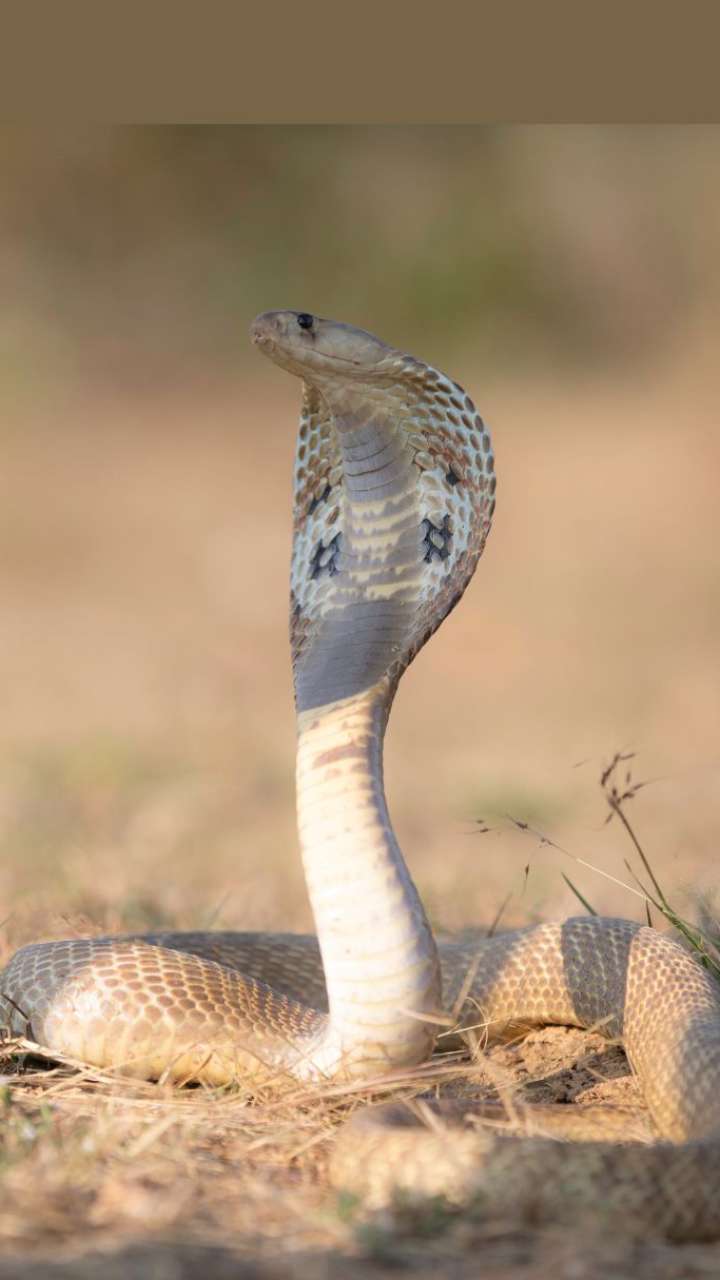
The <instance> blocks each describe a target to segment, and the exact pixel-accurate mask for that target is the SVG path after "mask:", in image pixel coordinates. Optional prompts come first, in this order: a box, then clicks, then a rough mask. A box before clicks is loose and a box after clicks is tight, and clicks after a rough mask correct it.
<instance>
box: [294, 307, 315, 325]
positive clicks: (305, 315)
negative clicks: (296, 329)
mask: <svg viewBox="0 0 720 1280" xmlns="http://www.w3.org/2000/svg"><path fill="white" fill-rule="evenodd" d="M297 322H298V324H299V325H300V328H301V329H312V327H313V316H311V315H310V314H309V312H307V311H301V312H300V315H299V316H298V318H297Z"/></svg>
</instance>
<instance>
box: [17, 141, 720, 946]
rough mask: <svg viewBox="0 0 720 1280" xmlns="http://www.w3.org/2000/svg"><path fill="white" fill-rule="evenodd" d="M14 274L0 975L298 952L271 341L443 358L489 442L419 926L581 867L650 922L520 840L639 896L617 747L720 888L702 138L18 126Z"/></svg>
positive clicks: (405, 727)
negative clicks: (221, 930) (251, 328)
mask: <svg viewBox="0 0 720 1280" xmlns="http://www.w3.org/2000/svg"><path fill="white" fill-rule="evenodd" d="M0 278H1V279H2V302H3V305H2V309H1V310H0V362H1V363H0V397H1V403H2V413H1V415H0V433H1V436H2V458H3V464H2V468H1V470H0V590H1V592H2V624H1V626H0V671H1V672H2V676H1V677H0V690H2V693H1V695H0V709H1V711H0V909H1V910H2V916H3V917H4V920H5V923H4V928H3V946H4V948H5V951H7V950H9V949H10V948H11V947H12V946H14V945H15V944H16V943H17V942H19V941H25V940H27V939H29V938H31V937H37V936H52V935H58V934H66V933H67V932H68V930H70V931H71V932H87V931H93V930H105V929H110V928H112V929H115V928H138V927H144V926H152V925H156V924H161V925H166V924H172V925H177V926H179V927H200V926H210V925H213V926H216V927H225V928H231V927H240V928H243V927H252V928H265V927H268V928H271V927H275V928H278V927H279V928H297V929H303V928H308V927H310V925H311V921H310V915H309V910H308V907H307V903H306V899H305V893H304V888H303V884H302V879H301V874H300V867H299V859H298V855H297V845H296V837H295V826H294V779H293V764H294V760H293V752H294V720H293V709H292V686H291V676H290V667H289V657H288V650H287V639H286V630H287V626H286V612H287V572H288V556H289V543H290V512H291V490H290V476H291V466H292V456H293V437H294V431H295V423H296V420H297V413H298V404H299V392H300V388H299V385H298V384H297V383H296V382H295V380H294V379H291V378H289V377H286V376H285V375H283V374H282V373H281V371H280V370H278V369H277V368H275V367H274V366H272V365H270V364H269V363H267V362H265V361H263V360H262V359H260V358H259V356H258V355H257V353H255V352H253V351H252V350H251V348H250V346H249V343H248V341H247V329H248V325H249V322H250V320H251V319H252V317H253V316H254V315H255V313H256V312H258V311H261V310H265V309H268V308H274V307H293V308H297V309H302V310H308V311H313V312H317V313H319V314H320V315H326V316H331V317H334V318H336V319H342V320H348V321H351V322H353V323H355V324H359V325H361V326H363V327H365V328H368V329H370V330H371V331H373V332H375V333H377V334H379V335H380V336H381V337H383V338H385V339H386V340H388V341H389V342H391V343H393V344H394V345H397V346H399V347H402V348H406V349H408V350H410V351H412V352H413V354H416V355H418V356H420V357H424V358H426V359H428V360H429V361H431V362H432V363H434V364H436V365H438V366H439V367H440V368H442V369H443V370H444V371H446V372H447V373H448V374H450V375H451V376H452V377H454V378H455V379H457V380H458V381H459V382H461V383H462V384H463V385H464V386H465V387H466V388H467V390H468V391H469V392H470V394H471V395H472V397H473V398H474V399H475V401H476V403H477V405H478V408H479V409H480V411H481V413H482V414H483V416H484V417H485V418H486V420H487V421H488V422H489V424H490V426H491V429H492V431H493V436H494V442H495V447H496V454H497V472H498V508H497V515H496V519H495V524H494V528H493V531H492V533H491V536H490V540H489V542H488V546H487V548H486V551H485V554H484V558H483V561H482V562H481V565H480V568H479V571H478V573H477V575H476V578H475V580H474V582H473V584H472V585H471V587H470V589H469V591H468V593H467V595H466V598H465V600H464V602H463V604H462V606H461V608H460V609H459V610H458V611H457V612H456V613H454V614H453V616H452V618H451V619H450V621H449V622H448V623H447V624H446V626H444V627H443V628H442V629H441V631H440V633H439V634H438V636H437V637H436V638H435V639H434V640H433V641H432V643H431V644H430V645H429V646H428V648H427V649H426V650H425V651H424V652H423V653H422V654H421V656H420V657H419V658H418V660H417V661H416V663H415V664H414V665H413V668H412V669H411V671H410V672H409V674H408V675H407V677H406V678H405V680H404V683H403V686H402V688H401V691H400V695H399V697H398V701H397V703H396V709H395V712H394V715H393V720H392V724H391V727H390V732H389V739H388V752H387V783H388V791H389V797H390V805H391V810H392V813H393V817H394V820H395V823H396V826H397V830H398V834H399V837H400V840H401V843H402V844H403V846H404V848H405V849H406V851H407V855H408V860H409V862H410V865H411V867H412V870H413V873H414V874H415V875H416V877H417V879H418V882H419V885H420V889H421V892H422V893H423V895H424V897H425V899H426V901H427V902H428V905H429V909H430V912H431V915H432V919H433V921H434V923H435V924H436V925H438V926H439V927H444V928H448V929H455V928H458V927H461V926H463V925H466V924H469V923H482V922H485V923H488V922H489V921H490V920H491V919H492V917H493V916H494V915H495V912H496V910H497V908H498V907H499V905H500V903H501V902H502V901H503V900H504V899H505V897H506V895H508V894H510V895H512V896H511V898H510V901H509V903H508V905H507V907H506V911H505V917H504V918H505V919H506V920H507V921H508V922H513V921H520V920H527V919H533V918H538V917H542V916H550V915H553V914H557V913H566V912H568V911H570V910H572V909H574V908H575V907H576V906H577V903H576V902H575V900H574V898H573V896H572V894H571V892H570V890H569V889H568V888H567V886H566V885H565V883H564V881H563V879H562V876H561V872H563V871H564V872H566V873H567V874H568V875H570V877H571V878H572V879H573V880H574V881H575V882H576V883H577V884H578V885H579V886H581V888H582V891H583V892H584V893H585V895H586V896H587V897H588V899H589V900H590V901H591V902H592V903H593V904H594V905H595V906H596V907H597V908H599V909H603V910H612V911H615V912H618V913H622V914H627V915H632V916H634V917H636V918H641V917H642V916H643V904H642V902H641V901H640V900H639V899H637V898H636V897H633V895H632V894H631V893H630V892H629V891H628V890H626V889H623V888H622V887H620V886H618V885H617V884H615V883H614V882H613V881H612V880H608V879H605V878H603V875H601V874H600V873H599V872H593V871H590V870H588V869H586V868H583V867H578V866H577V865H576V864H575V863H573V862H572V861H571V860H570V857H569V856H568V854H563V853H561V852H559V851H557V850H556V849H553V848H550V847H548V846H543V845H541V844H540V842H539V840H538V838H537V837H533V836H531V835H530V834H528V833H522V832H520V831H518V830H517V829H516V828H514V827H513V824H512V821H511V820H512V819H513V818H515V819H518V820H521V821H523V822H528V823H530V824H531V825H532V826H533V827H534V828H535V829H536V830H537V831H540V832H542V833H543V834H545V835H546V836H548V837H550V838H552V839H553V840H554V841H556V842H558V843H559V844H560V845H562V846H563V848H564V849H566V850H567V851H568V852H569V854H570V855H574V856H577V857H581V858H584V859H587V860H589V861H591V862H593V863H594V864H595V865H596V866H597V867H598V868H600V870H601V871H602V872H603V873H605V875H607V876H614V877H618V878H620V879H622V880H625V881H628V879H629V877H628V872H627V870H626V868H625V866H624V859H625V858H626V857H630V856H631V853H632V850H631V848H630V845H629V843H628V840H627V837H626V835H625V834H624V833H623V832H622V830H621V829H620V827H619V824H618V823H617V821H615V822H613V823H611V824H610V825H609V826H605V825H604V823H605V818H606V815H607V808H606V806H605V803H604V800H603V796H602V792H601V790H600V787H599V785H598V779H599V776H600V773H601V770H602V768H603V765H604V764H605V763H607V761H608V760H609V759H610V758H611V756H612V754H613V753H614V752H615V751H616V750H620V749H622V750H625V751H635V752H637V756H636V758H635V759H634V760H633V761H632V762H631V766H630V767H631V768H632V770H633V778H634V779H636V780H641V779H643V780H644V779H651V780H652V785H651V786H648V787H646V788H645V789H643V790H642V791H640V792H639V794H638V796H637V797H636V799H635V800H634V801H633V802H632V806H631V809H630V810H629V812H630V815H631V817H632V818H633V821H634V822H635V823H636V825H637V829H638V832H639V834H640V835H641V837H642V839H643V841H644V843H645V847H646V850H647V852H648V854H649V856H650V857H651V860H652V863H653V867H654V869H655V870H656V872H657V874H658V876H659V877H660V878H661V880H662V881H663V884H664V887H665V888H666V889H667V890H668V892H669V893H670V894H671V896H674V898H675V900H677V902H678V903H679V904H680V905H682V904H684V902H685V901H686V898H687V895H688V893H692V892H693V891H694V890H696V889H698V888H706V889H707V888H712V887H713V886H714V884H715V883H716V881H717V874H716V865H717V864H716V850H717V837H718V832H719V831H720V799H719V798H718V797H719V795H720V787H719V786H718V783H719V782H720V747H719V745H718V731H719V729H720V715H719V709H720V696H719V695H720V687H719V681H718V647H719V642H720V595H719V592H718V585H719V584H718V569H717V564H718V540H719V535H720V512H719V508H720V489H719V483H720V467H719V463H720V446H719V445H718V431H717V404H718V390H719V389H720V370H719V368H718V364H719V362H718V311H719V303H720V131H719V130H718V129H717V128H711V127H707V128H706V127H678V128H671V127H665V128H656V127H639V128H635V127H632V128H618V127H612V128H605V127H603V128H599V127H578V128H575V127H527V128H519V127H512V128H495V127H492V128H487V127H474V126H473V127H452V128H446V127H431V128H420V127H409V128H395V127H388V128H377V127H372V128H355V127H346V126H342V127H317V128H304V127H302V128H301V127H288V128H277V127H274V126H273V127H258V126H247V127H245V126H221V127H183V128H167V127H163V128H129V129H124V128H115V129H99V128H93V129H75V130H67V129H63V130H53V129H51V128H47V129H44V130H43V131H33V130H22V129H7V128H5V129H3V131H2V132H1V133H0ZM622 776H623V777H624V774H623V775H622ZM479 818H482V819H484V824H482V825H484V826H487V827H489V828H491V829H490V830H489V831H487V832H485V833H484V834H481V833H480V825H481V824H479V823H478V822H477V819H479ZM634 865H635V864H634Z"/></svg>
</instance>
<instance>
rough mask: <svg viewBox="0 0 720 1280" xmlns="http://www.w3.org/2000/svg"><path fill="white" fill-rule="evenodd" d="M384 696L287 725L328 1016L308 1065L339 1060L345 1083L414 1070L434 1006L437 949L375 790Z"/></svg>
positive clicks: (429, 1037) (430, 1030)
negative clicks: (292, 736) (319, 1048)
mask: <svg viewBox="0 0 720 1280" xmlns="http://www.w3.org/2000/svg"><path fill="white" fill-rule="evenodd" d="M392 693H393V690H392V687H391V686H390V685H389V683H388V682H387V681H381V682H380V683H379V684H378V685H377V686H375V687H373V688H371V689H367V690H365V691H363V692H362V693H360V694H356V695H354V696H351V697H348V698H345V699H341V700H339V701H336V702H334V703H331V704H329V705H326V706H322V707H315V708H313V709H311V710H309V711H304V712H300V713H299V715H298V752H297V797H298V826H299V833H300V843H301V848H302V856H303V863H304V868H305V877H306V881H307V885H308V891H309V894H310V900H311V904H312V909H313V914H314V917H315V924H316V928H317V934H318V939H319V942H320V949H321V952H322V959H323V967H324V971H325V981H326V985H327V994H328V1008H329V1041H328V1045H327V1046H326V1048H327V1051H328V1054H329V1058H328V1061H327V1063H325V1064H323V1063H322V1062H321V1063H320V1064H319V1065H320V1066H321V1067H322V1066H323V1065H324V1066H325V1067H326V1068H327V1069H328V1070H334V1069H335V1061H336V1059H337V1058H341V1059H342V1061H343V1063H344V1066H345V1070H346V1071H347V1072H349V1074H351V1075H355V1074H357V1075H367V1073H368V1072H369V1071H370V1072H372V1071H383V1070H387V1069H389V1068H391V1067H393V1066H399V1065H406V1064H408V1063H414V1062H418V1061H421V1060H423V1059H424V1058H425V1057H426V1056H427V1054H428V1053H429V1052H430V1051H431V1049H432V1045H433V1042H434V1039H435V1031H436V1028H435V1027H434V1026H433V1023H432V1021H431V1018H432V1015H433V1013H436V1012H437V1010H438V1009H439V1008H440V1006H441V990H440V971H439V963H438V956H437V949H436V946H435V942H434V939H433V937H432V932H431V930H430V926H429V924H428V921H427V918H426V915H425V912H424V910H423V906H422V903H421V901H420V898H419V896H418V893H417V890H416V888H415V885H414V884H413V881H412V879H411V877H410V873H409V871H408V869H407V867H406V865H405V861H404V859H403V856H402V853H401V851H400V848H399V846H398V843H397V840H396V839H395V835H394V832H393V830H392V827H391V824H390V819H389V817H388V811H387V805H386V801H385V793H384V789H383V765H382V752H383V738H384V734H385V725H386V722H387V717H388V712H389V708H390V703H391V701H392ZM429 1019H430V1020H429ZM316 1061H317V1056H316Z"/></svg>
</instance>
